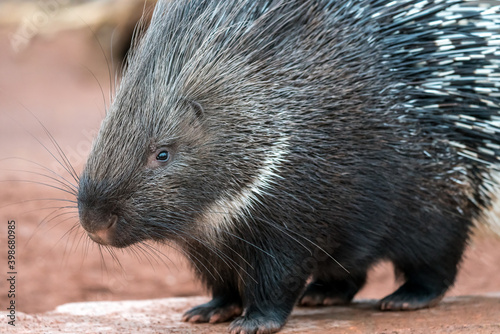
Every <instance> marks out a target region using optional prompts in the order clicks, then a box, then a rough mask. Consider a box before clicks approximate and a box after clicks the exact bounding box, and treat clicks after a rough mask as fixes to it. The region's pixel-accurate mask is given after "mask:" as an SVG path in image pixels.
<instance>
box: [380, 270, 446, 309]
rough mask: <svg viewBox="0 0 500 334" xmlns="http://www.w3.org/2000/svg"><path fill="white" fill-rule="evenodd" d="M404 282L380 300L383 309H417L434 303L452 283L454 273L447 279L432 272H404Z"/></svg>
mask: <svg viewBox="0 0 500 334" xmlns="http://www.w3.org/2000/svg"><path fill="white" fill-rule="evenodd" d="M405 275H406V276H407V280H406V282H405V283H404V284H403V285H402V286H401V287H400V288H399V289H398V290H396V291H395V292H394V293H392V294H391V295H389V296H387V297H385V298H384V299H382V300H381V301H380V309H381V310H383V311H401V310H417V309H420V308H426V307H432V306H434V305H436V304H437V303H438V302H439V301H440V300H441V299H442V298H443V296H444V294H445V292H446V290H448V288H449V287H450V285H451V284H452V283H453V280H454V275H450V277H449V278H448V279H446V278H444V277H441V276H440V275H435V273H432V272H423V271H422V272H419V273H417V272H413V273H410V274H409V273H406V274H405Z"/></svg>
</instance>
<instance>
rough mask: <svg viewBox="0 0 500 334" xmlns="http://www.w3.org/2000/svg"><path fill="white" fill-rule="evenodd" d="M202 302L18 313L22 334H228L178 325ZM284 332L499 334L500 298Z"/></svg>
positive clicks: (371, 311)
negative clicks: (33, 313)
mask: <svg viewBox="0 0 500 334" xmlns="http://www.w3.org/2000/svg"><path fill="white" fill-rule="evenodd" d="M205 301H207V299H206V298H202V297H192V298H170V299H156V300H144V301H122V302H88V303H73V304H65V305H61V306H59V307H57V309H56V310H55V311H53V312H47V313H45V314H36V315H26V314H19V315H18V317H19V323H18V327H17V328H16V331H18V332H22V333H52V332H56V333H184V334H187V333H190V334H198V333H199V334H202V333H203V334H212V333H214V334H215V333H225V332H227V326H228V324H227V323H223V324H216V325H212V324H188V323H183V322H181V321H180V319H181V316H182V313H183V311H184V310H186V309H188V308H189V307H192V306H195V305H197V304H199V303H203V302H205ZM280 333H283V334H287V333H302V334H313V333H315V334H316V333H317V334H319V333H346V334H351V333H352V334H376V333H380V334H382V333H384V334H385V333H387V334H404V333H408V334H409V333H412V334H413V333H436V334H441V333H470V334H490V333H500V295H497V296H494V295H491V296H480V297H479V296H476V297H450V298H447V299H446V300H444V301H443V302H441V304H439V305H438V306H437V307H435V308H432V309H425V310H419V311H412V312H380V311H377V310H376V303H375V302H373V301H357V302H355V303H354V304H353V305H351V306H349V307H323V308H304V307H297V308H295V310H294V311H293V313H292V315H291V317H290V319H289V321H288V323H287V324H286V325H285V327H284V328H283V330H282V331H281V332H280Z"/></svg>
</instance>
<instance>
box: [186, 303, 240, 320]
mask: <svg viewBox="0 0 500 334" xmlns="http://www.w3.org/2000/svg"><path fill="white" fill-rule="evenodd" d="M241 312H242V308H241V305H240V304H239V303H237V302H227V301H225V300H223V299H220V298H214V299H212V300H211V301H209V302H208V303H205V304H202V305H198V306H196V307H193V308H192V309H190V310H189V311H187V312H186V313H184V316H183V317H182V321H186V322H193V323H200V322H209V323H212V324H215V323H218V322H225V321H229V320H231V319H233V318H235V317H237V316H239V315H241Z"/></svg>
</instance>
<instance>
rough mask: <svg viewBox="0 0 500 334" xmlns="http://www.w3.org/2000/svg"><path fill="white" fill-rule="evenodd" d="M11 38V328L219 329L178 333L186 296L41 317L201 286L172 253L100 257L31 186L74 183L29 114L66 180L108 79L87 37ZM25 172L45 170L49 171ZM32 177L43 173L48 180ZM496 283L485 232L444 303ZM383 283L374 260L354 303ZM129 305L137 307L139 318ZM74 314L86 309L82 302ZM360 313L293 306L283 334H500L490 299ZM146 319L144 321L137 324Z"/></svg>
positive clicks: (381, 290)
mask: <svg viewBox="0 0 500 334" xmlns="http://www.w3.org/2000/svg"><path fill="white" fill-rule="evenodd" d="M13 31H15V29H12V30H3V31H0V50H2V52H0V73H1V75H0V143H1V144H0V221H1V222H2V224H0V278H1V282H2V283H1V285H0V307H1V308H0V310H4V309H5V308H6V305H7V304H8V302H9V298H8V297H7V293H6V292H7V287H6V285H5V280H6V277H7V274H6V273H7V267H6V265H7V262H6V261H7V259H6V256H7V249H6V247H5V246H4V245H6V241H7V226H6V225H7V224H6V223H7V221H8V220H15V221H16V236H17V249H16V271H17V272H18V274H17V278H16V279H17V280H16V305H17V311H18V315H19V318H18V320H19V324H22V326H24V327H21V328H23V329H22V330H27V329H33V330H35V327H33V326H39V327H36V328H37V330H39V332H52V331H55V330H56V329H58V328H61V329H62V328H63V326H71V324H73V325H74V326H77V327H74V329H75V332H76V328H79V327H78V326H84V325H85V326H90V327H85V328H86V329H88V331H89V332H98V331H101V329H102V332H105V330H106V328H108V327H107V326H110V324H112V326H111V328H112V330H114V331H118V329H117V328H119V327H117V326H128V327H127V328H129V329H130V330H131V331H133V330H132V329H133V328H142V331H143V332H147V333H150V332H151V333H154V332H173V333H175V332H179V333H189V332H190V331H191V332H192V333H208V332H210V331H212V332H218V331H222V330H224V331H225V325H220V326H215V327H210V326H203V325H192V326H191V325H189V326H188V325H187V324H181V323H179V322H178V320H179V318H180V312H181V311H183V310H185V309H186V308H187V307H188V306H190V305H193V304H195V303H196V302H197V300H194V299H193V300H186V299H175V300H161V301H157V302H144V303H146V304H141V303H143V302H137V304H130V305H132V306H130V307H132V308H133V307H137V308H138V309H139V310H138V311H137V312H138V313H134V312H135V311H134V312H132V313H133V314H136V315H137V317H138V318H135V317H132V315H130V316H129V315H127V314H129V313H130V311H127V312H129V313H127V312H123V311H119V312H118V311H117V313H116V314H114V315H111V314H109V315H108V316H106V317H104V316H97V315H95V316H85V317H82V316H77V315H71V316H69V315H67V314H66V315H64V314H60V313H57V312H56V313H53V312H51V313H45V314H43V312H47V311H51V310H53V309H54V308H56V307H57V306H58V305H62V304H64V303H68V302H78V301H91V302H92V301H112V300H129V299H130V300H140V299H150V298H165V297H182V296H193V295H200V294H201V293H202V289H201V288H200V286H199V285H198V284H197V283H196V281H195V280H194V277H193V275H192V273H191V271H190V270H189V268H188V267H187V265H186V263H185V260H184V259H183V257H182V256H181V255H180V254H179V253H178V252H176V251H175V250H174V249H172V247H168V246H158V245H153V247H154V249H151V248H147V247H143V248H142V249H140V248H133V249H126V250H124V251H121V250H120V251H117V250H115V251H114V252H115V254H114V255H116V258H117V259H118V260H119V263H118V261H117V260H114V259H113V256H111V255H110V254H109V252H108V251H107V250H104V249H101V250H100V249H99V248H98V247H97V246H96V245H95V244H93V243H90V241H89V239H88V238H87V237H86V236H85V234H84V233H83V232H82V230H81V228H79V227H78V226H77V225H75V224H77V218H76V214H77V211H76V208H75V207H74V203H73V202H67V201H74V196H72V195H70V194H65V193H64V192H62V191H61V190H57V189H52V188H49V187H44V186H43V185H41V184H40V183H49V184H51V185H54V186H57V187H60V184H57V183H56V182H55V181H54V180H51V179H50V177H57V176H56V175H61V176H63V177H64V178H65V179H66V180H67V181H65V182H73V183H74V181H72V180H71V177H70V176H69V174H68V173H67V172H65V171H64V169H63V168H62V167H61V166H60V165H59V164H58V163H57V161H56V158H55V157H58V158H59V159H60V157H59V155H58V154H57V153H56V148H55V147H54V146H53V145H52V144H51V142H50V140H49V138H48V136H47V135H46V133H45V132H44V129H43V127H42V126H41V125H40V124H38V122H37V120H36V118H38V119H39V120H40V122H41V123H43V125H44V126H45V127H46V128H47V129H48V130H49V131H50V133H51V134H52V135H53V136H54V137H55V138H56V140H57V141H58V143H59V145H60V147H61V149H62V150H63V151H64V152H65V154H66V156H67V157H68V159H69V160H70V161H71V163H72V164H73V165H74V167H75V169H76V171H77V172H78V171H79V170H81V166H82V164H83V162H84V161H85V157H86V154H87V152H88V150H89V148H90V143H91V138H92V137H93V135H94V134H95V131H96V130H97V128H98V126H99V122H100V120H101V119H102V116H103V114H104V112H105V105H106V104H107V103H108V102H107V101H108V96H109V94H108V90H109V86H110V85H109V83H110V80H109V76H108V72H107V67H106V62H105V61H104V57H103V55H102V53H101V52H100V49H99V48H98V46H97V45H96V43H95V41H94V40H93V38H92V35H91V33H90V32H88V31H83V32H82V31H80V32H74V33H67V34H62V35H60V36H58V37H57V38H55V39H53V40H41V39H39V38H37V37H35V39H34V40H33V43H32V44H31V46H30V47H29V48H27V49H24V50H22V51H21V52H20V53H16V52H14V50H13V49H12V48H11V44H10V41H9V36H11V33H12V32H13ZM100 86H102V88H103V91H104V94H102V92H101V88H100ZM103 95H104V96H103ZM103 99H104V100H105V101H106V102H104V101H103ZM35 117H36V118H35ZM42 144H43V145H45V146H46V147H47V148H49V149H50V150H51V152H52V154H54V156H52V155H51V154H50V153H48V152H47V151H46V150H45V149H44V148H43V146H42ZM12 157H16V158H17V159H11V158H12ZM19 158H20V159H19ZM23 159H27V160H30V161H31V162H27V161H26V160H23ZM37 164H42V165H44V166H47V167H48V168H50V169H52V170H53V171H54V172H55V174H52V172H48V171H47V170H44V169H42V168H40V167H39V166H38V165H37ZM33 173H35V174H33ZM37 173H44V174H47V175H48V176H49V178H44V177H43V176H41V175H39V174H37ZM26 180H29V181H30V182H25V181H26ZM55 199H58V200H55ZM73 226H75V228H74V229H72V227H73ZM498 277H500V240H498V239H497V238H494V237H492V236H482V237H480V238H476V239H475V240H474V242H473V243H472V245H471V246H470V247H469V249H468V251H467V254H466V258H465V261H464V264H463V268H462V269H461V271H460V275H459V277H458V280H457V284H456V285H455V287H454V288H453V289H452V290H451V291H450V292H449V294H448V296H459V295H470V294H482V293H488V292H498V291H500V280H498ZM395 287H396V284H395V283H394V275H393V273H392V270H391V266H390V265H388V264H385V263H383V264H381V265H379V266H377V267H376V268H375V269H374V270H373V271H372V272H371V273H370V276H369V282H368V285H367V286H366V287H365V289H363V291H361V293H360V294H359V296H358V298H380V297H383V296H384V295H386V294H388V293H390V292H391V291H392V290H393V289H394V288H395ZM101 305H104V306H105V305H107V304H101ZM110 305H118V304H110ZM127 305H129V304H127ZM133 305H136V306H133ZM140 305H149V306H147V307H146V306H144V310H142V309H141V308H142V307H143V306H140ZM71 307H73V306H64V307H62V308H60V309H59V310H64V309H67V308H71ZM83 307H90V308H93V307H94V304H90V305H87V306H83ZM96 307H97V306H96ZM112 307H113V308H114V307H115V306H112ZM127 307H129V306H127ZM150 308H151V309H150ZM372 308H373V305H372V304H370V303H368V304H366V303H360V304H356V305H355V306H354V307H351V308H324V309H310V310H309V309H302V308H297V309H296V310H295V312H294V315H293V317H292V318H291V321H290V322H289V324H288V325H287V327H286V330H287V331H288V332H290V333H292V332H293V333H304V331H303V330H305V329H304V328H306V327H301V326H304V324H305V323H306V321H307V326H310V327H308V328H309V330H311V331H312V332H314V330H316V332H317V333H320V332H324V329H331V330H332V331H333V330H334V329H335V328H337V332H339V333H343V332H348V333H373V332H374V331H375V330H376V331H379V332H380V333H410V332H412V331H411V328H417V327H414V326H418V328H420V329H421V331H417V332H421V333H433V332H436V330H441V331H442V332H446V331H448V332H452V331H453V332H454V333H456V332H458V333H461V332H460V331H462V332H466V331H468V332H469V333H483V332H484V333H495V332H498V333H500V329H499V328H498V325H495V323H494V320H495V319H500V315H499V314H498V310H499V309H500V303H499V301H498V298H497V299H495V298H486V297H477V298H472V299H471V298H462V297H460V298H458V299H448V300H447V301H446V302H445V303H444V304H441V305H440V306H439V307H438V308H435V309H431V310H423V311H417V312H408V313H405V312H403V313H379V312H374V311H373V310H372ZM139 311H140V312H139ZM21 312H23V313H27V315H24V314H22V313H21ZM141 312H145V313H141ZM35 313H36V314H35ZM33 314H35V315H33ZM120 314H121V315H120ZM124 314H125V315H126V316H125V317H124ZM146 315H148V316H150V315H153V316H154V317H153V318H146ZM68 317H70V318H69V319H68ZM1 319H2V320H0V322H1V324H0V332H1V331H3V330H5V329H6V328H5V327H3V325H4V324H5V323H6V318H5V317H4V316H3V315H2V317H1ZM148 319H149V320H148ZM130 320H131V321H130ZM120 324H121V325H120ZM43 326H47V327H43ZM134 326H138V327H134ZM148 326H149V327H148ZM166 326H170V327H166ZM339 326H340V327H339ZM480 326H484V327H480ZM495 326H497V327H495ZM44 328H45V329H44ZM67 328H69V327H67ZM165 328H168V331H165ZM338 328H342V329H338ZM425 328H427V329H428V330H424V329H425ZM8 329H9V330H10V329H11V328H8ZM134 330H135V329H134ZM480 330H484V331H483V332H481V331H480ZM70 332H71V331H70Z"/></svg>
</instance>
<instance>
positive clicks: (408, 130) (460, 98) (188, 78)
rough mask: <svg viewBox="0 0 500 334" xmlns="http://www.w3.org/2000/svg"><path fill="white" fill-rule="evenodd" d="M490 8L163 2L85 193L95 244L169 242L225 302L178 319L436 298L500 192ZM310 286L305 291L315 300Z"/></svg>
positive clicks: (499, 123) (262, 327)
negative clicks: (396, 283) (373, 297)
mask: <svg viewBox="0 0 500 334" xmlns="http://www.w3.org/2000/svg"><path fill="white" fill-rule="evenodd" d="M494 4H495V3H494V2H493V1H487V0H482V1H464V0H441V1H439V0H434V1H433V0H423V1H414V0H397V1H388V0H350V1H333V0H331V1H319V0H318V1H313V0H303V1H282V0H274V1H273V0H266V1H264V0H252V1H250V0H239V1H228V0H222V1H203V0H190V1H189V0H180V1H174V2H167V1H160V2H159V3H158V4H157V7H156V9H155V12H154V14H153V18H152V22H151V25H150V27H149V28H148V30H147V32H145V33H144V36H143V37H142V38H141V39H140V40H139V41H138V42H137V45H136V46H135V48H134V50H133V51H132V53H131V55H130V58H129V60H128V65H127V67H126V69H125V71H124V75H123V78H122V81H121V84H120V87H119V90H118V91H117V94H116V97H115V99H114V101H113V103H112V105H111V107H110V110H109V112H108V113H107V115H106V117H105V119H104V121H103V123H102V124H101V128H100V130H99V133H98V136H97V138H96V140H95V142H94V144H93V147H92V150H91V153H90V156H89V158H88V161H87V163H86V166H85V168H84V171H83V173H82V175H81V178H80V183H79V190H78V207H79V215H80V221H81V225H82V226H83V228H84V229H85V230H86V231H87V232H88V235H89V236H90V238H92V239H93V240H94V241H96V242H98V243H100V244H104V245H109V246H114V247H126V246H128V245H131V244H134V243H138V242H142V241H145V240H154V241H159V242H166V241H169V242H174V243H175V244H176V245H178V247H179V248H180V249H181V250H182V251H183V252H184V253H185V254H186V255H187V257H188V258H189V260H190V261H191V263H192V265H193V268H194V269H195V271H196V272H197V274H198V276H199V278H200V279H201V281H202V282H203V283H204V285H205V286H206V287H207V289H208V290H209V292H210V293H211V294H212V297H213V299H212V300H211V301H210V302H208V303H207V304H203V305H200V306H198V307H195V308H193V309H191V310H189V311H188V312H187V313H186V314H185V316H184V320H185V321H190V322H223V321H228V320H231V319H233V318H236V319H235V320H234V321H233V322H232V323H231V324H230V330H231V331H232V333H256V332H258V333H268V332H275V331H277V330H279V329H280V328H281V327H282V326H283V325H284V324H285V322H286V319H287V317H288V316H289V314H290V312H291V310H292V308H293V305H294V304H295V303H296V302H297V301H298V302H299V303H300V304H303V305H332V304H345V303H349V302H350V301H351V300H352V299H353V297H354V295H355V294H356V293H357V291H358V290H359V289H360V288H361V287H362V286H363V284H364V283H365V280H366V272H367V270H368V269H369V268H370V267H371V266H372V265H373V264H374V263H376V262H377V261H380V260H383V259H385V260H390V261H392V262H393V263H394V266H395V268H396V270H397V271H398V272H400V273H401V274H402V276H403V277H404V280H405V281H404V283H403V284H402V286H401V287H400V288H399V289H397V291H395V292H394V293H393V294H391V295H389V296H387V297H385V298H384V299H382V300H381V302H380V307H381V309H383V310H402V309H417V308H423V307H428V306H432V305H434V304H435V303H437V302H438V301H439V300H440V298H441V297H442V296H443V294H444V293H445V292H446V291H447V289H448V288H449V287H450V286H451V285H452V284H453V283H454V280H455V276H456V274H457V270H458V269H457V268H458V266H459V263H460V260H461V257H462V254H463V251H464V248H465V247H466V244H467V242H468V240H469V236H470V234H471V229H472V227H473V224H474V222H475V221H478V220H480V219H481V216H482V214H483V212H484V211H485V210H486V209H487V208H488V207H489V206H490V205H491V200H492V196H493V195H492V189H493V188H495V187H497V185H496V183H495V181H494V179H493V178H492V177H491V173H492V172H493V171H494V170H495V169H498V163H499V156H500V106H499V103H500V99H499V98H500V91H499V88H500V71H499V65H500V60H499V58H500V57H499V55H500V14H499V11H500V9H499V6H494ZM308 279H312V281H311V282H310V283H309V284H308V285H307V286H306V283H307V282H308Z"/></svg>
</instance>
